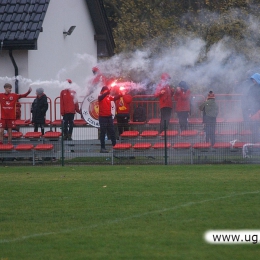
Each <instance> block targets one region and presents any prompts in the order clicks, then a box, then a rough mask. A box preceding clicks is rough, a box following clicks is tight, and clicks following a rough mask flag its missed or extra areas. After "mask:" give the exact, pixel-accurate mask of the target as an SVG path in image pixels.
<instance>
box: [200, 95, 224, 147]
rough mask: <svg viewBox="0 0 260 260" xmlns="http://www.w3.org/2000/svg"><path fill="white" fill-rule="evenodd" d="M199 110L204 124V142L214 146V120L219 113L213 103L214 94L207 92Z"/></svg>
mask: <svg viewBox="0 0 260 260" xmlns="http://www.w3.org/2000/svg"><path fill="white" fill-rule="evenodd" d="M199 109H200V110H201V111H203V113H204V116H203V123H204V124H205V132H206V142H207V143H209V142H210V143H211V146H213V145H214V144H215V131H216V118H217V115H218V112H219V107H218V105H217V103H216V101H215V94H214V93H213V91H209V93H208V98H207V100H206V101H205V102H203V103H202V104H201V105H200V106H199Z"/></svg>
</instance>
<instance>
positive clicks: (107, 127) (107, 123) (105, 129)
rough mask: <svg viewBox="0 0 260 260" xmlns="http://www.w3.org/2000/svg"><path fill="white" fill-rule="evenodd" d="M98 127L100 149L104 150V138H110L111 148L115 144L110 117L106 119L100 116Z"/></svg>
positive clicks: (112, 123)
mask: <svg viewBox="0 0 260 260" xmlns="http://www.w3.org/2000/svg"><path fill="white" fill-rule="evenodd" d="M99 125H100V144H101V149H105V145H106V143H105V136H106V133H107V135H109V136H110V138H111V143H112V145H113V146H115V144H116V134H115V129H114V122H113V119H112V116H109V117H106V116H100V117H99Z"/></svg>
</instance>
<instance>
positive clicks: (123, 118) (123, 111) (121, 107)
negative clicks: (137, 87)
mask: <svg viewBox="0 0 260 260" xmlns="http://www.w3.org/2000/svg"><path fill="white" fill-rule="evenodd" d="M119 91H120V93H121V95H122V96H121V97H120V99H118V100H116V119H117V128H118V134H119V136H120V135H121V134H122V133H123V131H127V130H129V124H128V123H129V119H130V104H131V102H132V96H131V95H129V94H128V93H127V90H126V88H125V87H120V88H119Z"/></svg>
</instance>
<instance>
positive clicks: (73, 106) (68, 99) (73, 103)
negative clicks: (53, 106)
mask: <svg viewBox="0 0 260 260" xmlns="http://www.w3.org/2000/svg"><path fill="white" fill-rule="evenodd" d="M67 82H68V83H69V84H72V80H71V79H67ZM60 112H61V115H62V117H63V140H72V137H71V136H72V132H73V128H74V117H75V114H76V112H77V113H79V114H81V112H80V109H79V103H78V99H77V94H76V92H75V91H74V90H72V89H71V88H70V86H68V87H67V88H66V89H63V90H62V91H61V92H60Z"/></svg>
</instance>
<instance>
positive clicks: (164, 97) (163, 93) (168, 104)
mask: <svg viewBox="0 0 260 260" xmlns="http://www.w3.org/2000/svg"><path fill="white" fill-rule="evenodd" d="M170 79H171V77H170V75H169V74H168V73H163V74H162V75H161V81H160V83H159V84H158V85H157V87H156V90H155V94H154V96H155V97H158V98H159V106H160V112H161V121H160V133H161V132H162V131H163V130H164V124H165V121H166V128H168V125H169V122H170V118H171V113H172V107H173V101H172V96H173V94H174V89H172V88H171V87H170Z"/></svg>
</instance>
